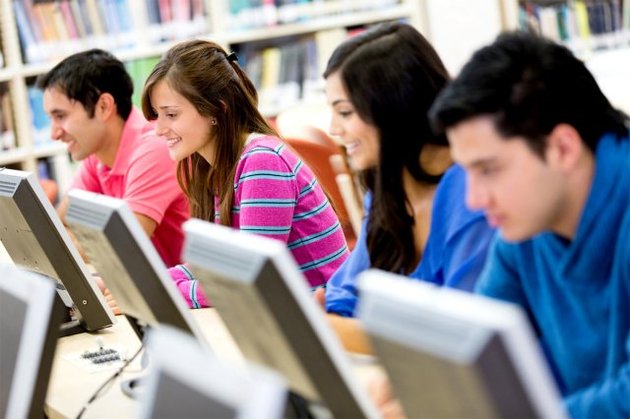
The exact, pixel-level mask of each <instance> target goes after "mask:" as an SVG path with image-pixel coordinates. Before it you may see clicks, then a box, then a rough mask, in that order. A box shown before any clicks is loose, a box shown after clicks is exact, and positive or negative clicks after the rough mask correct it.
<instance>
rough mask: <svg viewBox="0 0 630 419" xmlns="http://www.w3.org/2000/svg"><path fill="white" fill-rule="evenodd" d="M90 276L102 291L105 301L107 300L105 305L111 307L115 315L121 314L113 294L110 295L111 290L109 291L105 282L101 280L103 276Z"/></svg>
mask: <svg viewBox="0 0 630 419" xmlns="http://www.w3.org/2000/svg"><path fill="white" fill-rule="evenodd" d="M92 278H94V281H95V282H96V285H98V289H100V290H101V292H102V293H103V296H104V297H105V301H106V302H107V305H108V306H109V308H111V309H112V311H113V312H114V314H115V315H119V314H122V311H121V310H120V307H118V304H116V300H114V296H113V295H112V293H111V292H109V288H107V287H106V286H105V283H104V282H103V278H101V277H100V276H97V275H94V276H92Z"/></svg>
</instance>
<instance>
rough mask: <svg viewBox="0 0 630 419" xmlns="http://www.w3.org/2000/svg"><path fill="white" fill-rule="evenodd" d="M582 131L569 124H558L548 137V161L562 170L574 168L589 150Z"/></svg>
mask: <svg viewBox="0 0 630 419" xmlns="http://www.w3.org/2000/svg"><path fill="white" fill-rule="evenodd" d="M587 151H588V150H587V148H586V144H584V141H583V140H582V136H581V135H580V133H579V132H578V131H577V130H576V129H575V128H574V127H573V126H571V125H569V124H558V125H556V126H555V127H554V129H553V130H551V132H550V133H549V135H548V137H547V148H546V150H545V158H546V161H547V162H548V163H549V164H550V165H552V166H555V167H557V168H559V169H560V170H563V171H565V170H569V171H570V170H572V169H573V168H574V167H575V166H576V165H577V164H578V162H579V161H580V159H581V157H582V155H583V154H584V153H585V152H587Z"/></svg>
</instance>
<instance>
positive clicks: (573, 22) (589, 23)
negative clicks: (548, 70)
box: [515, 0, 630, 113]
mask: <svg viewBox="0 0 630 419" xmlns="http://www.w3.org/2000/svg"><path fill="white" fill-rule="evenodd" d="M515 19H516V21H517V22H518V23H517V25H518V27H519V28H520V29H524V30H529V31H532V32H536V33H539V34H542V35H543V36H545V37H548V38H550V39H553V40H555V41H557V42H562V43H564V44H565V45H566V46H567V47H568V48H570V49H571V50H572V51H573V52H574V53H575V54H576V55H577V56H578V57H580V58H581V59H582V60H584V62H585V63H586V65H587V67H588V68H589V70H590V71H591V72H592V73H593V75H594V76H595V78H596V79H597V82H598V84H599V85H600V87H601V89H602V91H603V92H604V93H605V94H606V96H607V97H608V99H609V100H610V101H611V103H613V105H615V106H617V107H619V108H621V109H622V110H624V111H625V112H626V113H630V0H588V1H585V0H572V1H566V0H564V1H562V0H537V1H534V0H520V1H519V2H518V9H517V11H516V16H515Z"/></svg>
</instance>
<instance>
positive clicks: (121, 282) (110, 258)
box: [66, 190, 205, 342]
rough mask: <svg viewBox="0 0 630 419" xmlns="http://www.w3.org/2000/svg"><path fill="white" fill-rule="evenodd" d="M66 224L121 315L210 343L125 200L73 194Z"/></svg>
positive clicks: (74, 192)
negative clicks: (173, 328) (179, 330)
mask: <svg viewBox="0 0 630 419" xmlns="http://www.w3.org/2000/svg"><path fill="white" fill-rule="evenodd" d="M68 198H69V207H68V212H67V214H66V220H67V222H68V224H69V226H70V228H71V229H72V232H73V233H74V235H75V237H76V239H77V240H78V241H79V243H80V244H81V247H83V249H84V251H85V252H86V254H87V256H88V257H89V258H90V263H91V264H92V265H93V266H94V267H95V268H96V269H97V271H98V274H99V275H100V276H101V277H102V278H103V281H104V282H105V284H106V285H107V287H108V288H109V290H110V292H111V293H112V295H113V297H114V299H115V300H116V303H117V304H118V306H119V307H120V309H121V311H122V312H123V313H125V314H126V315H127V316H129V317H132V318H133V319H134V320H135V321H134V322H132V323H133V324H134V325H135V326H138V324H139V325H140V328H136V332H137V333H138V335H139V337H140V338H142V334H143V328H144V326H152V325H156V324H159V323H164V324H168V325H171V326H173V327H177V328H179V329H182V330H184V331H185V332H187V333H190V334H192V335H194V336H195V337H197V338H199V339H200V341H202V342H205V339H204V338H203V335H202V334H201V332H200V331H199V330H198V327H197V325H196V323H195V321H194V319H193V318H192V315H191V313H190V310H189V309H188V307H187V306H186V302H185V300H184V297H183V296H182V295H181V294H180V292H179V290H178V289H177V287H176V285H175V283H174V282H173V280H172V279H171V277H170V275H169V273H168V271H167V269H166V266H165V265H164V262H162V259H161V258H160V256H159V254H158V253H157V251H156V249H155V247H154V246H153V243H151V240H150V239H149V237H148V236H147V234H146V232H145V231H144V230H143V229H142V226H141V225H140V222H139V221H138V219H137V218H136V216H135V215H134V214H133V212H132V211H131V210H130V209H129V207H128V206H127V204H126V203H125V201H123V200H122V199H118V198H113V197H109V196H105V195H101V194H97V193H93V192H87V191H83V190H72V191H70V192H69V193H68Z"/></svg>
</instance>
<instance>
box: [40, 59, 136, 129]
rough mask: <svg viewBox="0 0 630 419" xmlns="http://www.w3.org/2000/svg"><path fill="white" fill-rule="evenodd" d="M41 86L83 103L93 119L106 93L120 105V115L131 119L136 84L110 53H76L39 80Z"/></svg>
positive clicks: (125, 118)
mask: <svg viewBox="0 0 630 419" xmlns="http://www.w3.org/2000/svg"><path fill="white" fill-rule="evenodd" d="M37 87H38V88H40V89H42V90H45V89H48V88H52V87H54V88H57V89H59V90H61V91H62V92H63V93H64V94H65V95H66V96H67V97H68V98H69V99H71V100H76V101H78V102H80V103H81V104H82V105H83V107H84V108H85V110H86V111H87V112H88V114H89V115H90V117H92V116H94V109H95V107H96V102H98V99H99V98H100V97H101V95H102V94H103V93H109V94H110V95H112V97H113V98H114V101H115V102H116V108H117V110H118V114H119V115H120V116H121V117H122V118H123V119H124V120H127V118H128V117H129V114H130V113H131V107H132V104H131V95H132V94H133V82H132V81H131V77H129V74H128V73H127V70H126V69H125V66H124V64H123V63H122V62H121V61H120V60H118V59H117V58H116V57H114V56H113V55H112V54H110V53H109V52H107V51H103V50H100V49H91V50H88V51H83V52H79V53H76V54H73V55H71V56H69V57H67V58H66V59H64V60H63V61H61V62H60V63H59V64H57V65H56V66H55V67H53V69H52V70H50V71H49V72H48V73H46V74H43V75H41V76H40V77H39V78H38V79H37Z"/></svg>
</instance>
